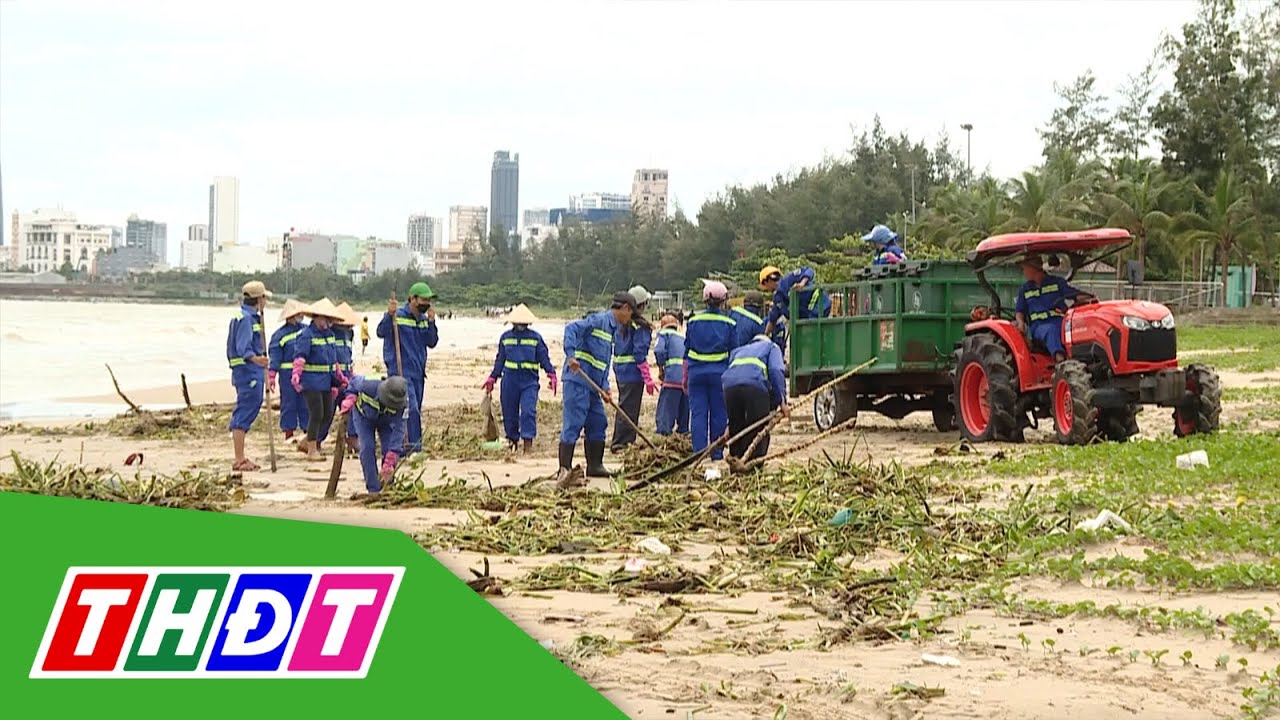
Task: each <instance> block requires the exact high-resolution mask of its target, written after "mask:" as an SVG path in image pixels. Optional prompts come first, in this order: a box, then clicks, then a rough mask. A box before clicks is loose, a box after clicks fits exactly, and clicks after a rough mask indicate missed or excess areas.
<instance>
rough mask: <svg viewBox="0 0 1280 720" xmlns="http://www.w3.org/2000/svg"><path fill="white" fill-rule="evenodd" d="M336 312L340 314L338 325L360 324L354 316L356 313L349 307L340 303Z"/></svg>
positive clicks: (358, 319)
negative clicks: (340, 318)
mask: <svg viewBox="0 0 1280 720" xmlns="http://www.w3.org/2000/svg"><path fill="white" fill-rule="evenodd" d="M338 312H339V313H341V314H342V320H340V321H339V324H342V325H352V326H354V325H359V324H360V318H359V317H357V316H356V311H355V310H352V309H351V305H349V304H347V303H345V302H344V303H342V304H341V305H339V306H338Z"/></svg>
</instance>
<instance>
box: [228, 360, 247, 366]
mask: <svg viewBox="0 0 1280 720" xmlns="http://www.w3.org/2000/svg"><path fill="white" fill-rule="evenodd" d="M243 364H244V358H231V359H230V360H228V361H227V365H230V366H231V367H237V366H239V365H243Z"/></svg>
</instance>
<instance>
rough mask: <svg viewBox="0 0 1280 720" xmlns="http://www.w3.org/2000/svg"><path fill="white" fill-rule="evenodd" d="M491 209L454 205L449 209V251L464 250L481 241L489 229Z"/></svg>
mask: <svg viewBox="0 0 1280 720" xmlns="http://www.w3.org/2000/svg"><path fill="white" fill-rule="evenodd" d="M488 222H489V208H487V207H485V206H484V205H454V206H453V207H451V208H449V245H448V247H449V249H450V250H462V249H463V248H464V247H466V245H467V243H468V242H472V241H476V240H479V239H480V235H479V233H480V232H485V231H486V230H487V228H488Z"/></svg>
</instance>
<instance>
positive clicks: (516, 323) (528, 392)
mask: <svg viewBox="0 0 1280 720" xmlns="http://www.w3.org/2000/svg"><path fill="white" fill-rule="evenodd" d="M507 322H509V323H511V329H510V330H507V331H506V332H504V333H502V337H500V338H498V357H497V358H495V359H494V361H493V372H491V373H489V377H487V378H485V381H484V384H483V385H481V387H483V388H484V391H485V394H491V393H492V392H493V386H494V385H495V384H496V383H497V382H498V379H499V378H501V379H502V392H501V394H500V395H499V398H500V399H501V401H502V427H503V429H504V430H505V431H506V438H507V444H508V445H510V446H511V449H512V450H515V449H516V448H517V447H518V446H519V444H520V442H521V441H523V442H524V452H525V454H526V455H527V454H528V453H530V452H532V450H533V439H534V438H536V437H537V436H538V370H539V369H541V370H543V371H545V372H546V373H547V387H548V388H550V390H551V394H552V395H554V394H555V393H556V389H557V387H558V380H557V379H556V367H555V366H554V365H552V364H551V354H550V353H549V352H548V351H547V343H546V342H545V341H543V339H542V335H541V334H540V333H538V331H537V330H534V329H532V328H530V327H529V326H530V325H532V324H533V323H535V322H538V318H536V317H534V315H533V312H531V311H530V310H529V308H528V306H526V305H525V304H524V303H520V304H519V305H517V306H515V307H514V308H512V310H511V312H510V313H508V314H507Z"/></svg>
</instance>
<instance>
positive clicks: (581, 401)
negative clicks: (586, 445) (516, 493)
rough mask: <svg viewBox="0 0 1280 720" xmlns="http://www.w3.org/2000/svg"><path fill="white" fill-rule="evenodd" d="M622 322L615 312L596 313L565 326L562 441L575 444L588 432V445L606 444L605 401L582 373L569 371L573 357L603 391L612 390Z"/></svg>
mask: <svg viewBox="0 0 1280 720" xmlns="http://www.w3.org/2000/svg"><path fill="white" fill-rule="evenodd" d="M617 329H618V321H617V320H614V319H613V312H611V311H609V310H605V311H602V312H598V313H593V314H591V315H588V316H587V317H585V318H583V319H581V320H574V321H573V322H571V323H569V324H568V325H566V326H565V327H564V357H565V366H564V374H563V376H564V399H563V402H562V405H563V410H562V413H563V414H562V417H561V424H560V442H561V444H564V445H572V444H574V443H576V442H578V436H579V435H581V434H583V431H584V430H585V431H586V439H587V441H588V442H604V439H605V438H604V435H605V431H606V430H607V429H608V427H609V421H608V420H606V419H605V416H604V401H603V400H601V399H600V396H599V395H597V394H596V391H595V390H592V389H591V386H590V385H588V384H587V381H586V380H584V379H583V378H582V377H581V376H580V375H579V374H578V373H576V372H574V371H572V370H570V369H569V358H576V359H577V360H578V365H579V367H580V368H581V369H582V372H583V373H586V375H587V377H589V378H591V381H592V382H594V383H595V384H596V385H598V386H599V387H600V389H601V390H608V389H609V363H610V362H612V360H613V334H614V332H616V331H617Z"/></svg>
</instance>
